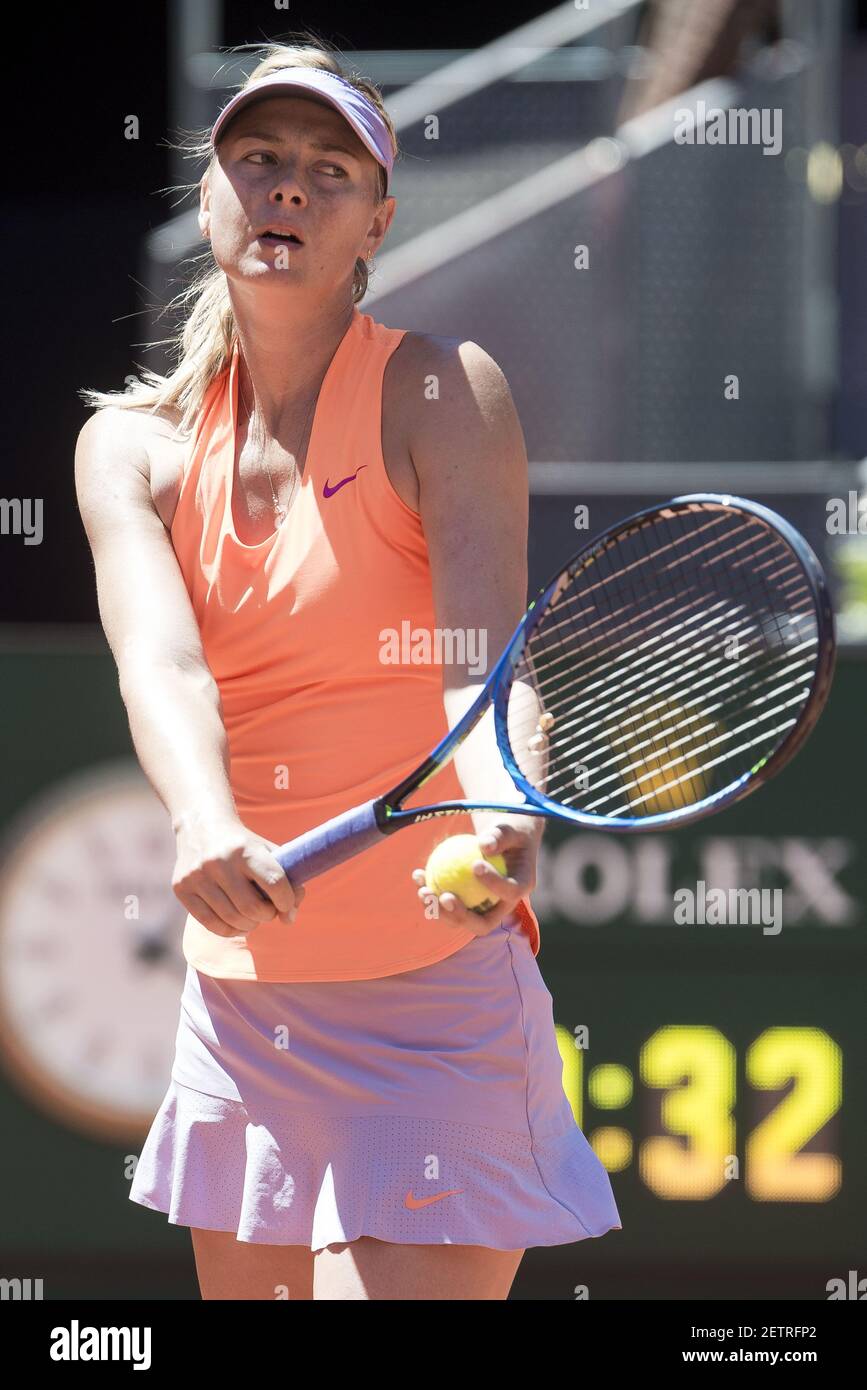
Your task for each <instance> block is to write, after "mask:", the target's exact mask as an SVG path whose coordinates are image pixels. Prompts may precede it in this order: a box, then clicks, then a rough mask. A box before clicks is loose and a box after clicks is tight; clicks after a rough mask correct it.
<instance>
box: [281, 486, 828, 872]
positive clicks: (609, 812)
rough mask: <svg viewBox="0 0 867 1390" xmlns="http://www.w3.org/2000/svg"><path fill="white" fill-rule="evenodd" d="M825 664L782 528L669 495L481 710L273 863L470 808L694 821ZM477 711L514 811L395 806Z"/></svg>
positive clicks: (550, 598) (538, 622) (814, 696)
mask: <svg viewBox="0 0 867 1390" xmlns="http://www.w3.org/2000/svg"><path fill="white" fill-rule="evenodd" d="M834 659H835V640H834V621H833V614H832V611H831V605H830V601H829V598H828V593H827V588H826V584H825V578H824V575H823V573H822V569H821V566H820V565H819V562H818V560H817V559H816V557H815V555H814V554H813V552H812V550H811V549H810V547H809V546H808V545H807V543H806V541H805V540H804V539H803V537H802V536H800V535H799V534H798V532H797V531H796V530H795V529H794V527H792V526H791V525H790V524H789V523H788V522H786V521H784V520H783V518H782V517H780V516H777V514H776V513H775V512H772V511H770V510H769V509H768V508H766V507H762V506H760V505H759V504H758V503H756V502H750V501H746V500H744V499H743V498H737V497H728V496H718V495H715V494H709V493H708V494H705V493H700V494H695V495H693V496H685V497H678V498H675V499H673V500H672V501H670V502H667V503H665V504H663V505H661V506H656V507H650V508H648V509H646V510H645V511H642V512H638V513H636V514H635V515H634V516H631V517H629V518H628V519H627V520H625V521H622V522H620V523H618V524H617V525H616V526H614V527H612V528H611V529H610V530H609V531H607V532H605V534H604V535H602V536H601V537H599V538H597V539H596V540H594V541H591V542H590V543H589V544H588V545H586V546H585V547H583V548H582V549H581V550H579V551H578V552H577V554H575V555H574V556H573V557H572V559H571V560H570V561H569V563H568V564H567V565H566V566H565V567H564V568H562V569H561V570H559V571H558V573H557V574H556V575H555V576H554V577H553V578H552V579H551V580H550V581H549V583H548V584H546V585H545V587H544V588H543V589H542V590H541V591H540V593H539V595H538V597H537V598H536V599H534V601H533V602H532V603H531V604H530V606H529V608H528V609H527V612H526V613H525V615H524V617H523V618H522V619H521V621H520V623H519V624H518V626H517V628H516V629H515V632H514V633H513V635H512V637H511V639H510V640H509V643H508V645H507V647H506V649H505V651H504V652H503V653H502V655H501V657H500V658H499V660H498V662H497V664H496V666H495V667H494V669H493V671H492V672H491V675H490V676H489V678H488V680H487V682H486V684H485V687H484V689H483V690H482V691H481V692H480V694H479V696H478V698H477V699H476V700H475V702H474V703H473V704H472V705H471V707H470V708H469V709H468V710H467V712H466V713H465V715H464V716H463V718H462V719H461V720H460V722H459V723H458V724H456V725H455V727H454V728H453V729H452V730H450V732H449V733H448V734H447V735H446V737H445V738H443V739H442V740H441V742H440V743H438V744H437V746H436V747H435V748H434V749H433V750H432V752H431V753H430V754H429V755H428V757H426V758H425V759H424V761H423V762H422V763H420V764H419V766H418V767H417V768H416V769H415V770H414V771H413V772H411V773H410V774H409V775H408V776H407V777H405V778H404V779H403V780H402V781H401V782H399V783H398V784H397V785H396V786H394V787H392V788H391V789H390V790H389V791H386V792H384V793H383V794H382V795H381V796H379V797H376V798H374V799H373V800H371V801H367V802H364V803H363V804H362V805H359V806H355V807H353V808H352V809H351V810H347V811H345V812H344V813H343V814H342V815H339V816H335V817H334V818H333V819H332V820H330V821H327V822H326V823H325V824H323V825H320V826H317V827H316V828H314V829H312V830H309V831H307V832H306V833H305V834H304V835H301V836H299V837H298V838H297V839H295V840H291V841H290V842H289V843H288V844H285V845H283V846H282V847H281V848H280V850H279V851H278V852H277V854H276V858H277V859H278V861H279V862H280V864H281V865H282V867H283V869H284V870H285V872H286V874H287V876H288V877H289V879H290V880H291V881H292V882H293V884H300V883H303V882H305V881H306V880H307V879H311V878H314V877H316V876H317V875H318V874H322V873H325V871H326V870H327V869H330V868H332V867H334V866H335V865H336V864H340V863H342V862H343V860H345V859H348V858H350V857H351V856H352V855H355V854H360V853H361V852H362V851H363V850H365V849H367V848H368V847H370V846H371V845H374V844H376V843H377V842H378V841H379V840H380V839H381V837H382V836H383V835H390V834H393V833H394V832H395V831H398V830H400V829H402V827H403V826H405V825H416V824H418V823H419V822H420V821H425V820H429V819H430V818H431V817H432V816H448V815H454V814H457V813H459V812H466V811H474V810H490V811H501V812H504V813H506V814H512V815H515V814H519V815H523V816H528V815H530V816H541V817H551V818H554V819H558V820H565V821H571V822H573V823H574V824H576V825H581V826H586V827H593V828H596V829H609V830H617V831H622V832H634V831H641V830H658V829H660V828H665V827H667V826H674V825H678V824H687V823H689V822H691V821H696V820H700V819H702V818H703V817H704V816H708V815H711V814H712V813H713V812H715V811H718V810H721V809H722V808H723V807H725V806H728V805H731V804H732V803H733V802H735V801H739V800H740V799H741V798H743V797H745V796H747V795H749V794H750V792H752V791H754V790H755V789H756V788H757V787H759V786H760V785H761V784H762V782H764V781H767V779H768V778H769V777H771V776H773V775H774V774H775V773H777V772H779V771H780V769H781V768H783V767H784V766H785V764H786V763H787V762H788V761H789V760H790V759H791V758H792V757H793V756H794V754H795V752H796V751H797V750H798V748H800V747H801V745H802V744H803V742H804V740H805V739H806V737H807V735H808V734H809V732H810V730H811V729H812V728H813V726H814V724H815V723H816V721H817V719H818V718H819V715H820V714H821V711H822V709H823V707H824V705H825V702H826V700H827V697H828V692H829V689H830V685H831V678H832V674H833V669H834ZM489 705H493V709H494V726H495V731H496V738H497V744H498V747H499V750H500V753H501V755H502V758H503V762H504V764H505V767H506V769H507V771H508V772H509V774H510V776H511V778H512V780H513V782H514V783H515V787H516V789H517V791H518V792H519V793H520V794H521V796H522V797H523V800H516V802H515V803H514V804H513V805H504V804H503V803H502V802H499V801H487V802H478V801H445V802H438V803H435V804H432V805H428V806H420V807H415V808H413V809H412V810H406V809H404V808H403V807H402V803H403V802H404V801H405V800H406V798H407V797H408V796H410V795H411V794H412V793H413V792H414V791H416V790H417V789H418V788H420V787H422V786H423V785H424V784H425V783H426V782H427V781H428V780H429V779H430V778H431V777H432V776H433V775H434V774H435V773H436V772H437V771H438V770H439V769H440V768H442V767H444V766H445V765H446V764H447V763H448V762H449V760H450V759H451V758H452V756H453V755H454V753H455V750H456V749H457V748H458V747H459V745H460V744H461V743H462V741H463V740H464V739H465V738H466V737H467V735H468V734H469V733H470V731H471V730H472V729H473V728H474V727H475V725H476V724H477V723H478V722H479V720H480V719H481V717H482V715H483V714H484V713H485V711H486V709H487V708H488V706H489Z"/></svg>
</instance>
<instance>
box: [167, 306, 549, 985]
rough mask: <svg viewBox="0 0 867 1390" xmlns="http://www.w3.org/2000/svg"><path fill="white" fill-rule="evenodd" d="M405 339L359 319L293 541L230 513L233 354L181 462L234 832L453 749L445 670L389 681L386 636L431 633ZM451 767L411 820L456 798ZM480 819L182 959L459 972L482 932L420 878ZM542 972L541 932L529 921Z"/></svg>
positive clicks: (416, 838)
mask: <svg viewBox="0 0 867 1390" xmlns="http://www.w3.org/2000/svg"><path fill="white" fill-rule="evenodd" d="M405 331H406V330H405V329H393V328H386V327H385V326H384V325H382V324H379V323H376V322H374V320H373V319H372V318H371V317H370V315H368V314H362V313H361V311H360V310H359V308H358V306H357V305H356V306H354V312H353V317H352V321H351V323H350V325H349V328H348V329H347V331H346V333H345V334H344V336H343V338H342V339H341V341H340V343H339V345H338V347H337V351H336V352H335V354H334V356H333V358H332V360H331V362H330V364H329V367H328V371H327V372H326V374H325V378H324V381H323V383H322V389H321V391H320V395H319V399H318V402H317V405H316V408H315V412H314V417H313V426H312V430H311V435H310V444H309V448H308V453H307V459H306V463H305V466H304V472H303V475H302V478H301V484H300V487H299V488H298V490H297V491H296V494H295V500H294V502H293V505H292V506H291V508H290V510H289V513H288V516H287V517H286V520H285V521H284V522H283V525H282V526H281V527H280V528H279V529H278V530H277V531H276V532H275V533H274V534H273V535H272V536H270V537H268V538H267V539H266V540H264V541H262V542H260V543H259V544H256V545H245V544H244V543H242V542H241V541H240V540H239V539H238V537H237V535H236V533H235V526H234V519H233V515H232V487H233V478H234V456H235V435H236V428H237V421H238V345H237V341H236V343H235V346H234V348H233V351H232V355H231V359H230V361H229V363H228V365H227V366H226V367H225V368H224V370H223V371H222V372H221V373H220V375H219V376H218V377H216V378H215V380H214V381H213V382H211V384H210V386H209V387H208V389H207V391H206V393H205V395H204V398H203V400H202V405H201V408H200V410H199V412H198V414H197V417H196V421H195V427H194V431H193V436H192V441H191V445H190V448H189V450H188V453H187V457H186V461H185V467H184V476H183V481H182V485H181V490H180V494H179V499H178V504H177V509H176V511H175V516H174V520H173V522H172V527H171V538H172V543H173V546H174V549H175V553H176V555H177V558H178V562H179V564H180V568H181V571H182V573H183V576H184V580H185V583H186V586H187V589H188V591H189V594H190V598H191V600H192V604H193V608H194V610H195V614H196V618H197V620H198V624H199V629H200V631H201V637H202V643H203V647H204V652H205V657H206V659H207V662H208V665H209V666H210V669H211V671H212V673H213V675H214V678H215V680H216V682H217V686H218V688H219V691H220V696H221V699H222V705H223V720H224V724H225V728H226V734H227V738H228V743H229V752H230V758H231V763H230V783H231V787H232V792H233V795H234V798H235V804H236V807H237V811H238V815H239V816H240V819H241V820H242V821H243V823H244V824H245V825H246V826H247V827H248V828H249V829H250V830H253V831H254V832H255V833H256V834H259V835H263V836H265V837H266V838H267V839H269V840H272V841H274V842H275V843H278V844H283V843H285V842H286V841H287V840H291V839H293V838H294V837H295V836H296V835H300V834H301V833H302V832H304V831H306V830H310V829H312V828H313V827H314V826H316V825H319V824H320V823H321V822H322V821H326V820H329V819H330V818H331V817H332V816H335V815H337V814H339V813H340V812H342V811H346V810H348V809H350V807H352V806H355V805H357V804H358V803H359V802H363V801H367V800H368V799H369V798H371V797H374V796H378V795H380V794H382V793H383V792H384V791H386V790H387V789H388V788H389V787H390V786H392V785H393V784H394V783H396V782H397V781H399V780H400V779H401V778H402V777H404V776H406V774H407V773H409V772H411V771H412V770H413V768H414V767H416V766H417V765H418V763H419V762H420V761H421V760H422V759H423V758H424V757H425V755H426V754H427V753H429V752H430V750H431V748H433V746H434V745H435V744H436V743H437V742H438V741H439V740H440V739H441V738H443V737H444V736H445V734H446V733H447V732H448V721H447V719H446V715H445V710H444V707H443V694H442V674H443V673H442V669H441V666H440V665H439V664H428V665H410V664H403V665H399V664H388V663H384V662H383V660H382V659H381V653H382V650H383V639H382V636H381V634H382V633H383V630H384V629H392V630H394V631H396V632H397V633H401V632H402V631H403V630H404V629H403V628H402V626H401V625H402V624H403V623H405V622H406V621H407V620H409V621H410V623H411V625H412V628H422V629H424V630H427V631H430V632H433V631H434V629H435V627H436V619H435V613H434V605H433V593H432V586H431V575H430V568H429V559H428V551H427V546H426V543H425V538H424V533H423V530H422V524H421V519H420V517H419V516H418V515H417V513H416V512H414V511H413V510H412V508H411V507H409V506H407V504H406V503H405V502H404V501H403V500H402V498H401V497H399V496H398V494H397V492H396V491H395V489H394V487H393V486H392V484H391V480H390V479H389V477H388V474H387V472H386V469H385V463H384V460H383V455H382V444H381V429H380V422H381V407H382V382H383V373H384V371H385V366H386V363H387V361H388V359H389V357H390V356H391V354H392V353H393V352H394V350H395V349H396V348H397V346H398V345H399V343H400V341H401V339H402V338H403V335H404V332H405ZM463 797H464V793H463V790H462V788H461V785H460V782H459V781H458V778H457V775H456V772H455V770H454V767H453V765H452V764H449V765H448V766H447V767H446V768H445V769H444V770H443V771H442V772H440V773H437V774H436V776H435V777H434V778H432V779H431V781H429V782H428V783H427V785H426V786H425V787H424V788H422V790H421V792H417V793H414V794H413V796H412V797H410V798H409V799H408V802H407V803H406V804H407V805H409V806H420V805H424V804H426V803H428V802H431V801H441V800H450V799H453V798H457V799H463ZM472 832H473V824H472V820H471V818H470V815H469V813H466V814H459V815H455V816H450V817H448V818H446V819H436V820H433V821H426V822H422V823H421V824H420V825H417V826H408V827H407V828H406V829H404V830H400V831H398V832H397V833H396V834H394V835H391V836H388V837H387V838H383V841H382V844H380V845H375V846H374V847H373V848H372V849H369V850H367V851H365V852H364V853H362V854H360V855H358V856H357V857H355V858H353V859H350V860H349V861H347V862H345V863H343V864H339V865H337V866H336V867H335V868H333V869H330V870H329V871H328V872H327V873H324V874H322V875H321V876H320V877H318V878H314V879H311V880H310V881H309V882H308V883H307V884H306V893H305V897H304V902H303V903H302V905H301V907H300V909H299V912H298V917H297V919H296V921H295V922H294V923H293V924H292V925H284V924H283V923H281V922H273V923H272V922H264V923H262V924H261V925H260V926H258V927H255V928H254V929H253V930H252V931H250V932H239V933H238V934H237V935H234V936H228V937H225V936H218V935H217V934H215V933H214V932H211V931H209V930H208V929H207V928H206V927H204V926H202V924H201V923H200V922H198V921H197V920H196V918H195V917H193V916H192V915H188V917H187V920H186V924H185V927H184V937H183V952H184V956H185V958H186V960H187V961H188V962H189V963H190V964H191V965H193V966H194V967H195V968H196V969H197V970H200V971H202V973H203V974H206V975H212V976H216V977H218V978H223V979H254V980H268V981H281V980H283V981H292V980H361V979H372V978H375V977H377V976H383V975H392V974H396V973H397V972H399V971H405V970H414V969H417V968H418V967H420V966H423V965H429V964H431V963H433V962H434V961H438V960H442V959H443V958H444V957H445V956H449V955H451V954H452V953H453V952H454V951H458V950H460V948H461V947H462V946H464V945H466V943H467V942H468V941H470V940H472V934H471V933H470V932H468V931H466V930H463V929H462V930H458V929H456V928H455V927H453V926H450V925H449V923H448V920H447V917H448V914H446V913H443V914H442V918H443V919H446V920H442V919H441V920H435V919H429V918H427V917H426V916H425V908H424V904H423V903H422V902H421V900H420V899H419V898H418V895H417V889H416V885H415V883H414V882H413V880H412V878H411V873H412V870H413V869H415V868H423V867H424V865H425V862H426V860H427V858H428V855H429V854H430V852H431V850H432V849H433V847H434V845H435V844H436V843H438V842H439V841H440V840H441V839H444V838H445V837H446V836H447V835H457V834H461V833H472ZM518 915H519V919H520V923H521V926H522V928H523V929H524V930H525V931H526V932H527V933H528V935H529V937H530V940H531V943H532V949H533V954H534V955H536V954H538V950H539V923H538V920H537V918H536V916H535V913H534V912H533V910H532V908H531V907H530V905H529V902H528V901H527V900H522V902H521V903H520V905H519V909H518Z"/></svg>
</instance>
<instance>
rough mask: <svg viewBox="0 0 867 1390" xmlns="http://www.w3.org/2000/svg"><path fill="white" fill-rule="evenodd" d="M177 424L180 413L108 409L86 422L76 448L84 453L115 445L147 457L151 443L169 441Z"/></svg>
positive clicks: (94, 414) (169, 410)
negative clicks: (143, 453)
mask: <svg viewBox="0 0 867 1390" xmlns="http://www.w3.org/2000/svg"><path fill="white" fill-rule="evenodd" d="M180 421H181V412H180V411H179V410H176V409H174V408H173V407H162V408H161V409H160V410H158V411H150V410H144V409H138V408H132V407H128V408H126V409H124V408H122V407H120V406H116V405H107V406H103V407H102V408H101V409H99V410H95V411H94V412H93V413H92V414H91V415H90V416H89V417H88V418H87V420H85V422H84V424H83V425H82V427H81V429H80V430H79V432H78V445H79V447H80V448H81V449H83V450H84V451H85V452H89V451H90V450H91V449H95V448H101V447H102V446H103V445H104V444H117V445H120V446H121V447H123V449H124V450H125V451H126V450H132V451H135V450H136V449H137V448H140V449H143V450H144V451H145V452H146V453H147V452H148V451H149V446H150V444H151V442H152V441H154V440H157V439H162V438H166V439H167V438H169V437H170V436H171V434H172V432H173V431H175V430H176V429H177V427H178V425H179V424H180Z"/></svg>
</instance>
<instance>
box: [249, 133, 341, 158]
mask: <svg viewBox="0 0 867 1390" xmlns="http://www.w3.org/2000/svg"><path fill="white" fill-rule="evenodd" d="M233 138H234V139H235V140H270V141H271V142H272V144H275V145H285V143H286V141H285V140H284V138H283V136H282V135H278V134H277V132H276V131H274V130H239V131H237V132H236V133H235V135H234V137H233ZM307 144H308V145H309V146H310V148H311V149H314V150H337V151H339V153H340V154H348V155H349V158H350V159H356V160H357V159H358V157H359V156H358V155H357V154H356V153H355V152H354V150H350V149H349V148H348V146H346V145H341V144H340V141H339V140H308V141H307Z"/></svg>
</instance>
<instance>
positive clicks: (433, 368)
mask: <svg viewBox="0 0 867 1390" xmlns="http://www.w3.org/2000/svg"><path fill="white" fill-rule="evenodd" d="M392 360H393V362H394V374H395V376H396V377H397V378H399V380H400V382H401V385H402V386H403V387H404V388H406V389H408V390H409V393H410V395H411V396H412V397H413V398H414V399H418V396H419V393H420V388H421V389H422V391H423V393H424V394H422V396H421V398H422V400H425V399H427V400H431V399H436V398H437V393H438V394H439V397H440V398H442V395H443V394H444V393H445V392H448V393H449V394H451V395H456V394H457V395H460V394H461V393H464V394H472V395H474V396H476V397H478V396H479V395H482V396H484V397H486V398H488V399H495V398H497V397H506V396H508V395H510V394H511V393H510V392H509V385H508V382H507V381H506V377H505V375H504V373H503V371H502V368H501V367H500V366H499V363H497V362H496V361H495V360H494V358H493V357H491V355H490V353H489V352H486V351H485V349H484V348H483V347H481V346H480V345H479V343H476V342H474V341H473V340H472V339H471V338H446V337H441V336H439V335H437V334H434V333H416V332H412V331H409V330H408V331H407V332H406V333H405V334H404V336H403V338H402V340H401V342H400V345H399V347H398V349H397V350H396V351H395V352H394V353H393V354H392Z"/></svg>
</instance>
